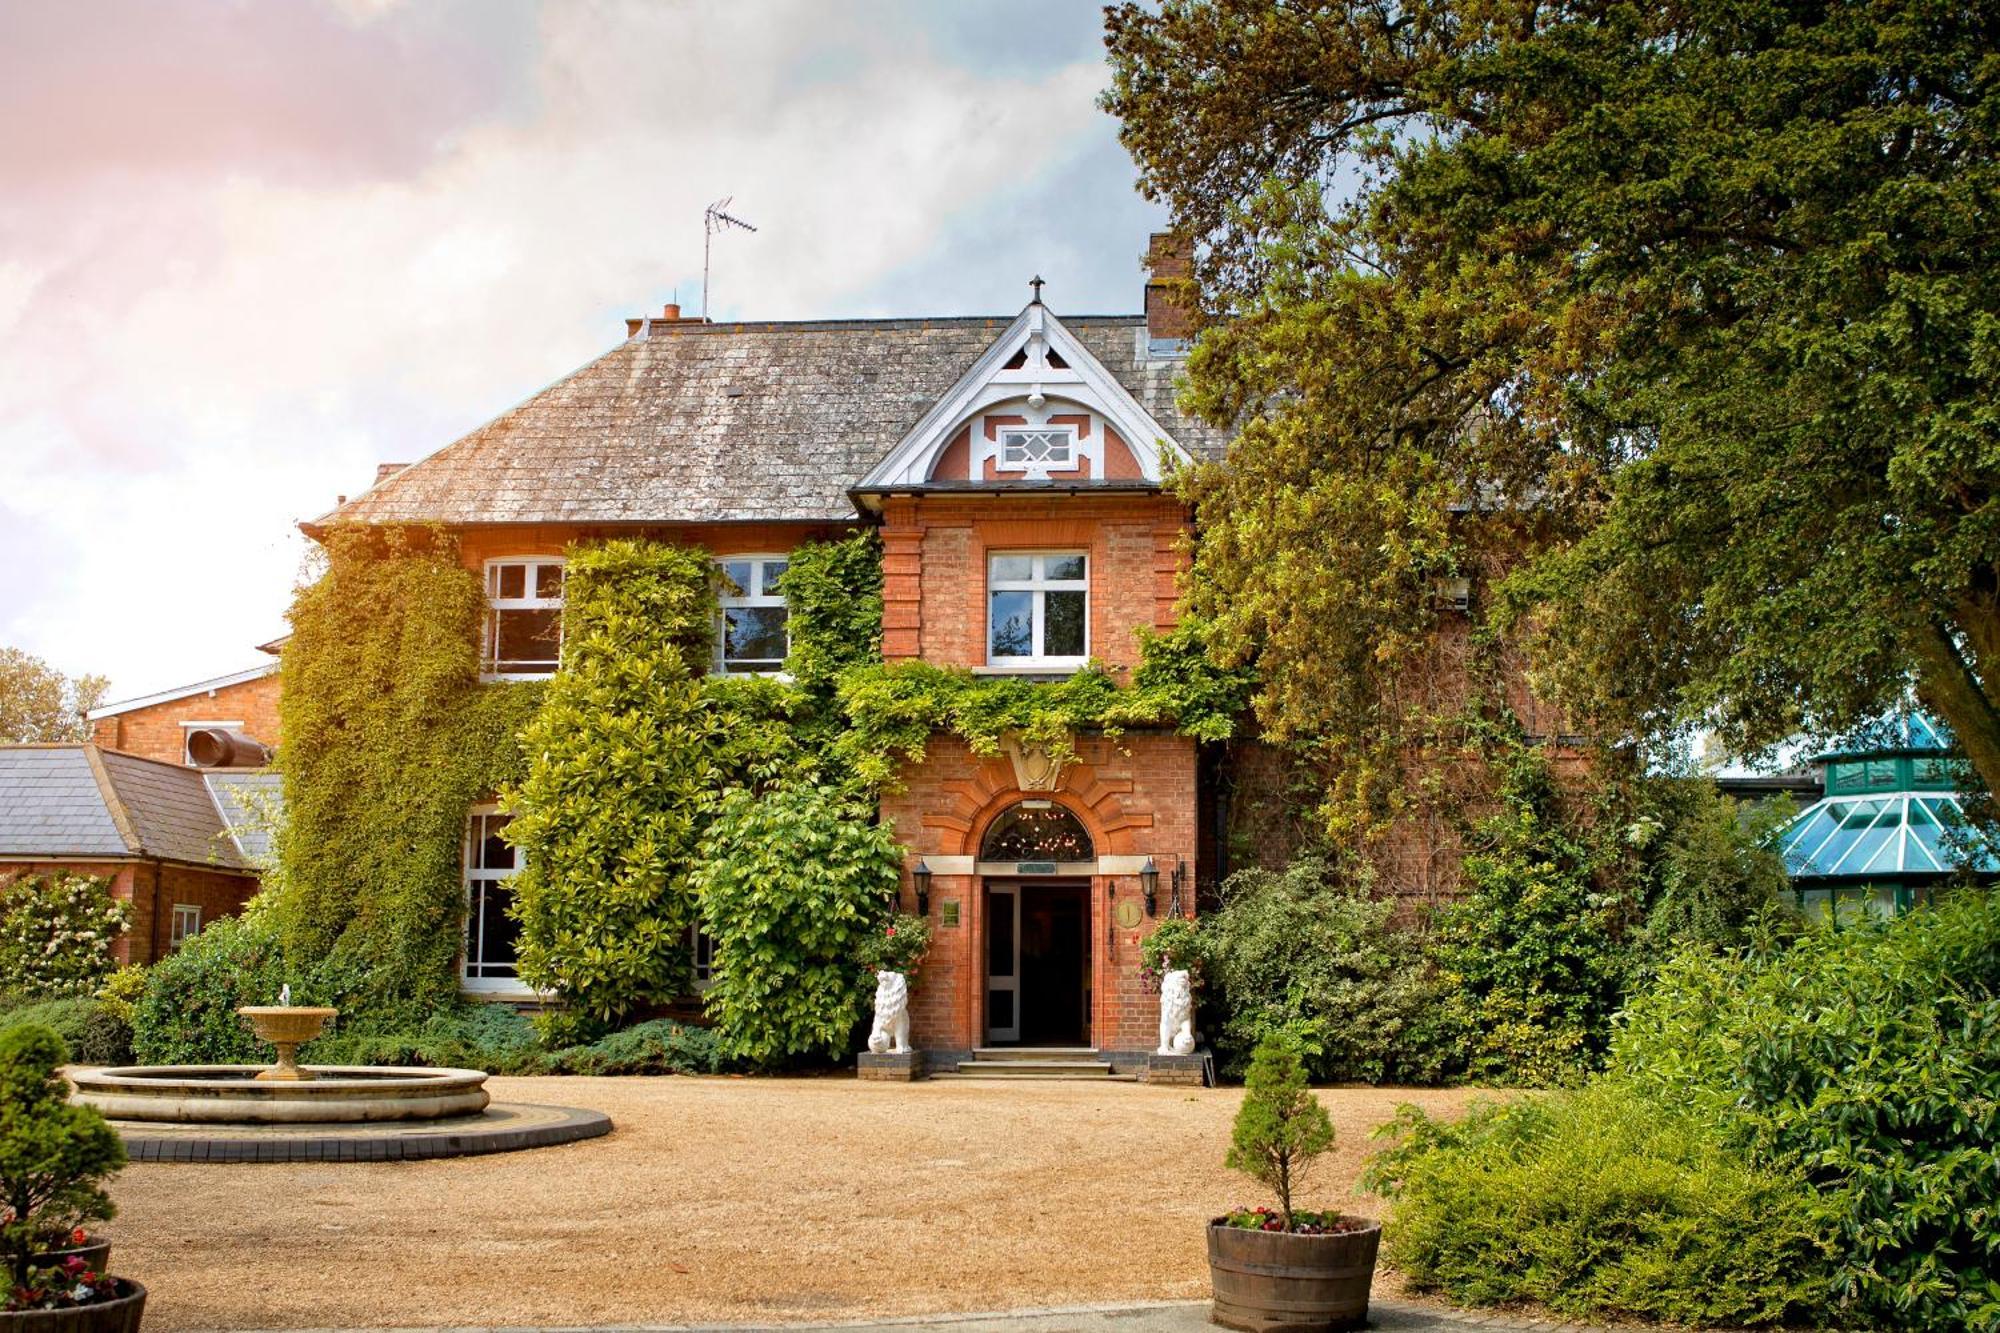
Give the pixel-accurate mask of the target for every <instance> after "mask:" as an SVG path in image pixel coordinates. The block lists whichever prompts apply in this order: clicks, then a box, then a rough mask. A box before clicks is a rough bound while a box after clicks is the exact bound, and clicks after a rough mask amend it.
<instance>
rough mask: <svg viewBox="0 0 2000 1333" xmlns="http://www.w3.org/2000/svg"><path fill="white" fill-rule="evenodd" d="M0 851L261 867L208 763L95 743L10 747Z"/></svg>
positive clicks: (2, 770) (4, 767)
mask: <svg viewBox="0 0 2000 1333" xmlns="http://www.w3.org/2000/svg"><path fill="white" fill-rule="evenodd" d="M0 856H6V857H16V858H21V857H33V858H37V859H46V860H62V859H66V858H67V859H83V860H88V859H102V858H113V859H123V858H133V857H143V858H147V859H159V860H163V861H180V862H185V863H187V864H189V865H199V866H214V867H215V868H217V869H220V870H235V871H243V870H249V869H252V868H253V867H252V865H251V862H250V861H249V860H248V859H247V858H246V857H245V856H244V855H243V853H242V852H240V851H239V850H238V849H237V845H236V842H235V841H234V840H233V839H232V838H231V837H230V835H229V829H228V826H227V825H226V824H225V822H224V820H223V816H222V812H221V810H220V809H219V808H218V807H217V804H216V800H215V798H214V797H213V796H211V795H210V794H209V788H208V784H207V783H206V782H204V781H203V775H202V773H201V772H200V771H199V770H197V769H192V768H182V767H180V766H179V765H177V764H163V763H160V762H158V761H157V760H152V759H141V758H139V757H138V756H137V755H129V754H120V753H118V752H117V751H115V750H100V749H98V748H97V747H96V746H94V745H18V746H0Z"/></svg>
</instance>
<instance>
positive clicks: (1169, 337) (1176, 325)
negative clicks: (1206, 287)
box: [1146, 231, 1195, 342]
mask: <svg viewBox="0 0 2000 1333" xmlns="http://www.w3.org/2000/svg"><path fill="white" fill-rule="evenodd" d="M1193 273H1194V243H1193V242H1192V241H1190V240H1188V239H1187V238H1186V237H1183V236H1177V235H1175V234H1174V233H1173V232H1170V231H1156V232H1154V233H1153V234H1152V236H1151V237H1150V238H1148V240H1147V242H1146V337H1147V338H1148V339H1149V340H1150V341H1153V342H1175V341H1185V340H1186V339H1189V338H1192V337H1194V332H1195V319H1194V308H1193V305H1192V304H1191V303H1190V300H1189V298H1190V295H1191V293H1190V291H1189V287H1188V282H1189V279H1190V278H1191V277H1192V276H1193Z"/></svg>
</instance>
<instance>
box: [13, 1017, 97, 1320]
mask: <svg viewBox="0 0 2000 1333" xmlns="http://www.w3.org/2000/svg"><path fill="white" fill-rule="evenodd" d="M66 1058H67V1053H66V1052H65V1051H64V1050H63V1044H62V1039H61V1038H60V1037H58V1036H56V1034H55V1033H53V1032H51V1031H49V1030H48V1029H47V1028H45V1027H34V1026H24V1027H15V1028H8V1029H6V1030H4V1031H0V1249H4V1251H5V1253H6V1255H7V1260H8V1266H9V1269H10V1272H11V1274H12V1277H13V1281H12V1283H11V1284H10V1285H12V1286H14V1287H25V1286H27V1285H28V1260H29V1258H30V1257H31V1256H32V1255H34V1254H36V1253H38V1252H39V1251H41V1250H42V1249H44V1248H46V1247H47V1243H48V1242H49V1241H50V1239H51V1238H56V1237H62V1236H65V1235H67V1234H68V1232H69V1231H70V1230H71V1229H72V1228H74V1227H77V1226H80V1225H81V1224H83V1223H85V1222H93V1221H99V1220H101V1219H104V1218H108V1217H110V1216H111V1215H112V1214H113V1213H114V1212H115V1211H116V1209H115V1208H114V1207H113V1205H112V1202H111V1196H110V1195H109V1194H107V1193H105V1191H104V1185H103V1182H104V1180H105V1179H106V1178H107V1177H109V1176H110V1175H111V1174H112V1173H113V1172H115V1171H117V1170H118V1168H120V1167H122V1166H124V1165H125V1146H124V1144H123V1143H121V1142H120V1141H119V1139H118V1135H117V1133H116V1131H114V1130H113V1129H112V1128H111V1126H110V1125H108V1124H106V1123H105V1120H104V1117H103V1115H102V1114H100V1113H99V1112H98V1111H97V1109H96V1108H95V1107H89V1106H72V1105H71V1104H70V1101H69V1084H68V1083H66V1082H65V1081H64V1080H63V1077H62V1074H61V1072H60V1071H61V1066H62V1064H63V1061H64V1060H65V1059H66Z"/></svg>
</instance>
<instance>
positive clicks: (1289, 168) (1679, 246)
mask: <svg viewBox="0 0 2000 1333" xmlns="http://www.w3.org/2000/svg"><path fill="white" fill-rule="evenodd" d="M1107 29H1108V40H1109V46H1110V55H1111V62H1112V66H1113V74H1114V83H1113V87H1112V89H1111V91H1110V92H1109V93H1108V94H1107V95H1106V98H1105V104H1106V106H1107V107H1108V108H1109V109H1110V110H1111V111H1112V112H1113V113H1114V114H1116V115H1117V116H1119V117H1120V119H1121V122H1122V129H1121V137H1122V138H1123V140H1124V142H1125V144H1126V146H1127V147H1128V148H1129V149H1130V150H1131V151H1132V153H1133V155H1134V157H1135V158H1136V160H1137V162H1138V165H1139V168H1140V180H1141V187H1142V188H1143V189H1144V190H1145V191H1146V192H1147V193H1148V194H1149V195H1151V196H1152V197H1154V198H1156V199H1161V200H1163V201H1165V202H1166V203H1168V204H1169V205H1170V207H1171V208H1172V210H1173V214H1174V218H1175V222H1176V225H1177V227H1178V228H1179V229H1180V230H1181V231H1182V233H1183V234H1185V235H1187V236H1189V237H1191V238H1194V239H1197V240H1198V241H1199V242H1201V244H1202V250H1201V253H1200V255H1199V256H1198V264H1197V268H1198V276H1199V280H1200V281H1199V286H1200V295H1201V297H1202V299H1203V301H1204V303H1205V305H1206V307H1207V309H1208V310H1209V311H1210V312H1211V313H1212V314H1215V315H1219V316H1227V317H1229V322H1228V323H1227V324H1226V325H1225V324H1217V325H1216V326H1214V327H1211V328H1210V329H1209V330H1208V331H1207V332H1206V333H1205V334H1204V336H1203V338H1202V342H1201V346H1200V347H1199V348H1198V349H1197V351H1196V354H1195V356H1194V358H1193V359H1192V361H1191V363H1190V375H1191V378H1192V388H1191V401H1192V403H1193V405H1194V406H1195V407H1196V408H1197V409H1198V410H1199V411H1200V412H1201V413H1202V414H1203V415H1205V416H1207V417H1208V418H1209V419H1211V420H1213V421H1216V422H1218V423H1229V424H1235V423H1238V422H1241V423H1242V424H1243V430H1242V431H1241V433H1240V435H1239V436H1238V438H1237V440H1236V442H1235V444H1234V445H1233V446H1232V448H1231V451H1230V456H1229V459H1228V462H1227V464H1226V466H1224V467H1218V468H1207V469H1202V470H1201V471H1199V472H1198V473H1197V474H1196V475H1195V476H1193V477H1192V478H1191V479H1190V488H1189V494H1190V495H1192V496H1193V497H1194V498H1195V500H1196V503H1197V512H1198V517H1199V520H1200V523H1201V527H1202V531H1203V534H1204V535H1203V540H1202V543H1201V546H1200V549H1199V551H1198V553H1197V557H1196V565H1195V574H1196V601H1197V605H1199V606H1202V607H1205V608H1212V609H1213V611H1214V613H1215V614H1216V616H1217V619H1218V622H1219V623H1220V624H1221V626H1222V630H1223V633H1222V636H1221V637H1222V642H1223V644H1224V646H1225V647H1227V648H1230V649H1231V650H1232V651H1234V650H1237V649H1240V648H1241V647H1242V646H1244V645H1245V644H1248V643H1253V642H1254V644H1255V645H1256V646H1257V647H1259V648H1260V649H1261V651H1262V654H1263V657H1262V661H1263V665H1264V667H1265V680H1266V682H1267V687H1266V690H1265V692H1264V693H1263V694H1262V695H1261V696H1260V700H1259V708H1260V716H1261V717H1262V718H1263V720H1264V722H1265V723H1266V725H1267V726H1268V727H1270V728H1272V729H1273V730H1274V732H1278V733H1284V732H1297V733H1299V734H1302V735H1307V736H1313V735H1321V736H1332V737H1335V738H1338V739H1340V740H1342V741H1350V742H1353V743H1354V744H1355V745H1357V746H1359V745H1363V744H1365V743H1366V740H1367V738H1368V737H1369V736H1371V735H1376V734H1379V733H1380V732H1381V730H1382V724H1383V723H1384V722H1385V721H1386V722H1389V723H1392V724H1393V723H1395V722H1396V721H1397V720H1398V719H1399V718H1400V717H1401V716H1402V709H1401V708H1399V707H1398V706H1397V705H1398V704H1400V703H1405V702H1407V696H1406V695H1401V694H1399V689H1398V682H1397V675H1396V673H1397V671H1398V669H1399V667H1401V666H1403V665H1404V664H1406V663H1407V662H1408V661H1409V660H1410V659H1411V657H1412V655H1413V654H1415V653H1418V652H1420V651H1421V650H1420V649H1419V648H1417V647H1416V646H1415V645H1417V644H1418V643H1419V642H1420V640H1421V636H1422V634H1423V630H1424V621H1425V620H1426V618H1427V617H1428V615H1429V612H1428V610H1427V609H1426V607H1425V600H1426V599H1425V598H1424V597H1422V596H1421V592H1422V589H1423V587H1424V584H1425V582H1426V581H1427V580H1428V579H1430V578H1432V577H1435V576H1438V575H1440V574H1445V573H1450V572H1457V573H1459V574H1472V575H1474V576H1475V577H1476V576H1478V575H1479V574H1481V573H1482V572H1486V571H1487V570H1488V569H1489V567H1490V565H1489V561H1488V560H1487V557H1488V556H1490V555H1492V554H1493V553H1495V552H1505V551H1506V550H1507V549H1508V546H1509V542H1508V541H1506V540H1501V541H1491V540H1488V538H1487V536H1486V534H1484V533H1481V532H1477V531H1473V530H1471V529H1470V528H1461V527H1460V526H1458V520H1456V519H1454V517H1453V514H1454V510H1455V509H1456V508H1465V507H1471V508H1474V509H1478V508H1481V507H1485V506H1493V505H1496V504H1497V505H1501V506H1504V505H1506V504H1508V503H1509V502H1510V501H1511V502H1519V501H1524V500H1526V499H1528V498H1529V497H1532V498H1533V501H1534V521H1533V523H1532V524H1529V523H1523V524H1520V525H1519V526H1518V527H1516V528H1515V530H1514V532H1513V533H1512V537H1513V538H1514V539H1516V543H1515V544H1516V546H1517V548H1518V549H1525V550H1527V551H1528V552H1530V553H1531V554H1534V555H1536V556H1538V557H1539V558H1538V559H1536V561H1535V563H1534V565H1533V567H1532V569H1531V570H1530V571H1529V573H1528V574H1527V575H1525V576H1523V577H1519V578H1517V579H1516V580H1514V581H1513V584H1512V590H1511V591H1512V594H1513V597H1512V598H1511V599H1510V600H1511V601H1512V602H1513V609H1514V610H1515V611H1516V612H1518V613H1519V614H1520V616H1521V618H1520V619H1517V620H1516V621H1515V622H1514V623H1515V624H1516V625H1519V626H1524V627H1532V628H1533V630H1534V632H1535V633H1534V637H1535V638H1536V640H1537V646H1538V649H1539V655H1540V657H1541V660H1542V663H1543V665H1544V666H1545V668H1546V671H1545V676H1544V680H1545V683H1547V684H1548V685H1550V686H1553V687H1558V688H1559V689H1560V691H1561V693H1562V694H1563V695H1564V696H1565V697H1566V698H1568V699H1570V700H1572V701H1575V702H1576V703H1578V704H1580V705H1582V706H1584V707H1585V708H1587V709H1588V710H1589V711H1590V712H1592V713H1593V714H1594V715H1595V718H1596V720H1597V722H1598V724H1599V726H1600V727H1601V728H1602V729H1603V731H1604V732H1605V733H1607V734H1630V735H1635V736H1640V737H1658V736H1661V735H1664V734H1667V733H1671V732H1673V731H1674V730H1676V729H1678V728H1681V727H1684V726H1687V725H1690V724H1694V723H1698V722H1699V723H1709V724H1713V725H1717V726H1719V727H1720V729H1721V730H1722V731H1723V733H1724V734H1725V736H1726V737H1727V739H1728V740H1729V741H1730V742H1731V745H1732V748H1733V749H1735V750H1736V751H1737V752H1739V753H1748V752H1751V751H1753V750H1755V749H1756V748H1757V747H1758V746H1759V745H1762V744H1768V743H1770V742H1773V741H1776V740H1778V739H1780V738H1782V737H1784V736H1786V735H1787V734H1789V733H1791V732H1793V731H1795V730H1798V729H1800V728H1801V727H1804V728H1807V729H1811V730H1814V731H1818V732H1821V733H1828V732H1832V731H1837V730H1840V729H1843V728H1844V726H1845V725H1846V724H1848V723H1850V722H1853V721H1856V720H1858V719H1860V718H1862V717H1865V716H1868V715H1869V714H1872V713H1874V712H1877V711H1880V710H1882V709H1883V708H1884V707H1885V706H1887V705H1888V704H1890V703H1892V702H1894V701H1895V700H1896V698H1897V697H1898V696H1899V695H1900V694H1901V692H1902V690H1903V688H1904V683H1905V681H1906V680H1907V679H1909V678H1910V677H1912V676H1913V677H1914V678H1915V680H1916V683H1917V688H1918V692H1919V694H1920V696H1921V697H1922V698H1923V699H1924V701H1925V702H1926V703H1927V704H1928V705H1929V706H1930V707H1931V708H1932V709H1933V710H1934V711H1936V712H1938V713H1940V714H1942V715H1943V716H1944V717H1945V718H1946V720H1948V721H1949V722H1950V723H1951V724H1952V726H1953V728H1954V729H1955V730H1956V731H1957V732H1958V734H1959V735H1960V737H1961V739H1962V740H1963V741H1964V743H1965V745H1966V749H1967V753H1968V755H1969V757H1970V758H1971V759H1972V761H1973V762H1974V763H1975V764H1976V765H1977V767H1978V768H1979V771H1980V773H1981V776H1982V778H1983V779H1984V781H1985V785H1987V786H1989V787H1995V788H2000V707H1996V706H1995V701H1994V698H1993V696H1992V694H1991V690H1992V688H1993V687H1992V684H1991V682H1992V681H1993V680H1994V679H1995V675H1996V673H1995V671H1994V669H1993V662H1994V658H1995V655H1996V653H2000V598H1997V597H1996V596H1995V594H1994V589H1995V587H1996V585H2000V545H1996V541H1995V537H1994V532H1995V527H1994V524H1993V521H1992V516H1993V512H1994V509H1995V506H1996V503H2000V467H1997V466H1996V458H2000V449H1996V445H2000V407H1996V404H2000V392H1996V389H2000V357H1996V356H1995V354H1994V349H1995V347H1996V345H2000V322H1996V316H1995V313H1994V312H1995V311H1996V310H2000V286H1996V284H2000V276H1996V275H2000V269H1996V267H1995V265H1994V264H1993V263H1992V260H1991V254H1990V248H1989V244H1988V238H1990V236H1991V235H1992V234H1993V233H1994V231H1995V203H1994V201H1995V199H1996V198H2000V188H1996V186H2000V166H1996V160H1995V153H1994V141H1995V133H1996V127H2000V119H1996V115H1995V105H1996V103H1995V98H1996V96H2000V85H1996V83H1995V81H1994V80H1993V79H1992V77H1991V68H1990V60H1991V52H1992V51H1993V49H1994V46H1995V42H1996V38H2000V34H1996V30H1995V28H1994V21H1993V17H1992V14H1991V13H1990V12H1989V11H1988V10H1986V9H1984V8H1982V7H1979V6H1956V7H1953V6H1928V7H1921V8H1919V9H1912V8H1911V7H1910V6H1907V5H1897V4H1887V3H1875V4H1856V5H1838V6H1783V5H1766V6H1761V7H1752V8H1748V9H1745V8H1742V7H1734V6H1706V7H1692V8H1691V7H1688V6H1673V5H1663V4H1652V5H1631V4H1620V3H1610V2H1609V0H1590V2H1588V3H1578V4H1569V5H1562V6H1549V5H1542V4H1535V3H1531V2H1530V0H1503V2H1502V3H1495V4H1482V5H1472V4H1462V3H1461V4H1450V3H1448V4H1444V5H1438V6H1431V7H1425V8H1420V9H1416V10H1408V9H1402V8H1394V7H1381V6H1371V5H1345V4H1333V3H1325V2H1322V3H1302V4H1291V5H1273V4H1269V3H1263V2H1261V0H1166V2H1165V3H1163V4H1159V5H1157V6H1156V5H1151V4H1139V3H1126V4H1121V5H1118V6H1116V7H1115V8H1114V9H1113V10H1112V11H1111V13H1110V14H1109V16H1108V19H1107ZM1246 201H1247V202H1246ZM1495 521H1496V522H1499V520H1498V519H1497V518H1496V519H1495ZM1472 526H1473V527H1477V526H1479V525H1477V524H1475V525H1472ZM1500 526H1502V527H1505V526H1507V525H1506V524H1505V523H1504V522H1501V523H1500ZM1501 563H1502V564H1504V561H1502V562H1501ZM1378 644H1379V645H1380V650H1379V655H1376V656H1371V652H1373V651H1374V650H1375V646H1376V645H1378ZM1357 671H1358V672H1359V674H1356V673H1357ZM1350 681H1351V682H1352V683H1351V684H1349V683H1347V682H1350Z"/></svg>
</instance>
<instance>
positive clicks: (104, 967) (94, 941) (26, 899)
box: [0, 872, 132, 1000]
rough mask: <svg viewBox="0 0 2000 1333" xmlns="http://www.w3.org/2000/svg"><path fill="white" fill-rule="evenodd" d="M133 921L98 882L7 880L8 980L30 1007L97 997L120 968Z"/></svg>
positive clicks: (1, 899) (0, 970)
mask: <svg viewBox="0 0 2000 1333" xmlns="http://www.w3.org/2000/svg"><path fill="white" fill-rule="evenodd" d="M131 918H132V905H131V904H130V903H126V902H121V901H119V900H118V899H116V898H113V897H112V896H111V882H110V881H109V880H106V879H102V878H100V877H97V876H93V875H72V874H68V873H66V872H56V873H53V874H28V875H14V876H11V877H8V878H4V879H0V977H5V978H6V985H7V989H8V990H9V991H11V992H13V993H14V994H16V995H19V996H21V997H22V998H24V999H30V1000H42V999H55V998H57V997H60V996H66V995H89V994H90V993H91V992H93V991H95V990H96V989H97V988H98V986H100V985H102V984H103V982H104V979H105V978H106V977H108V976H110V975H111V969H112V968H113V967H114V966H116V964H115V962H114V960H113V958H112V954H111V950H112V947H113V946H114V945H115V944H116V943H117V941H118V937H119V936H120V935H122V934H124V933H125V927H126V924H127V923H128V922H129V921H130V920H131Z"/></svg>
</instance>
